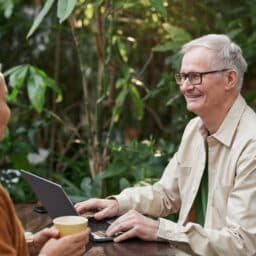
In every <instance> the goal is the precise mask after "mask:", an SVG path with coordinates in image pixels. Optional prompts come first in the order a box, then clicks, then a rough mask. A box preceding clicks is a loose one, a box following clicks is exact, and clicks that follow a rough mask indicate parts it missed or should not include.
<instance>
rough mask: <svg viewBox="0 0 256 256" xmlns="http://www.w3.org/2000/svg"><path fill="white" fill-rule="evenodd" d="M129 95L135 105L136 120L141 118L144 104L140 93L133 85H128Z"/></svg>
mask: <svg viewBox="0 0 256 256" xmlns="http://www.w3.org/2000/svg"><path fill="white" fill-rule="evenodd" d="M130 95H131V97H132V101H133V104H134V106H135V113H136V117H137V119H138V120H141V119H142V117H143V115H144V104H143V102H142V100H141V97H140V94H139V92H138V90H137V88H136V87H135V86H134V85H131V86H130Z"/></svg>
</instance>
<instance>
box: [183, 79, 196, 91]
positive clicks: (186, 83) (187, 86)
mask: <svg viewBox="0 0 256 256" xmlns="http://www.w3.org/2000/svg"><path fill="white" fill-rule="evenodd" d="M180 88H181V89H193V88H194V85H193V84H192V83H191V82H190V81H189V78H188V77H186V78H185V80H184V81H183V83H182V84H181V85H180Z"/></svg>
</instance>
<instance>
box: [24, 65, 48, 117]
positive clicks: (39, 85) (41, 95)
mask: <svg viewBox="0 0 256 256" xmlns="http://www.w3.org/2000/svg"><path fill="white" fill-rule="evenodd" d="M27 90H28V97H29V100H30V102H31V104H32V106H33V107H34V108H35V109H36V110H37V111H38V112H41V111H42V110H43V106H44V100H45V90H46V83H45V81H44V80H43V77H42V76H40V75H39V74H38V73H37V71H36V69H35V68H34V67H32V66H30V68H29V77H28V85H27Z"/></svg>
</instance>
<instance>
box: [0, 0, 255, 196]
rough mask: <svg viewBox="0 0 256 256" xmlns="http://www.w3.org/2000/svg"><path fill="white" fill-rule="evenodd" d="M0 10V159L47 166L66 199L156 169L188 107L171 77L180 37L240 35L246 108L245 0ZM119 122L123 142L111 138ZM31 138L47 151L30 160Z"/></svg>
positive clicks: (148, 178) (92, 0)
mask: <svg viewBox="0 0 256 256" xmlns="http://www.w3.org/2000/svg"><path fill="white" fill-rule="evenodd" d="M41 3H42V5H41ZM0 10H1V11H2V12H1V14H0V39H1V46H2V49H8V51H2V52H1V56H0V57H1V58H0V61H1V63H2V66H3V70H8V69H9V70H8V71H7V72H5V76H6V77H8V78H9V79H8V84H9V86H10V88H9V94H10V95H9V97H8V99H9V103H10V104H11V107H12V120H11V122H10V126H9V132H8V133H7V137H6V139H5V141H3V142H2V143H1V145H0V154H1V159H0V164H1V168H2V169H4V170H8V169H15V168H17V169H18V168H24V169H27V170H32V171H35V172H37V173H38V174H41V175H43V176H47V177H51V178H52V179H54V180H57V181H58V182H60V183H61V184H64V186H65V189H66V190H67V192H68V193H69V194H71V195H75V197H74V200H80V199H81V198H89V197H93V196H102V195H107V194H111V193H118V192H119V191H120V189H123V188H125V187H127V186H130V185H135V184H147V183H150V182H152V181H154V180H155V179H157V178H159V176H160V175H161V173H162V171H163V168H164V166H165V164H166V163H167V161H168V158H169V157H170V156H171V155H172V154H173V152H174V151H175V150H176V149H177V147H178V145H179V142H180V137H181V135H182V133H183V129H184V127H185V125H186V123H187V121H188V120H189V119H190V118H191V117H193V114H190V113H188V112H187V110H186V106H185V103H184V99H183V97H182V95H181V94H180V92H179V87H178V86H176V84H175V81H174V73H175V72H177V71H178V70H179V67H180V56H179V54H178V51H179V49H180V46H181V45H182V44H183V43H186V42H187V41H189V40H191V39H192V38H195V37H198V36H200V35H203V34H207V33H226V34H228V35H229V36H230V37H231V38H233V39H234V40H235V41H236V42H237V43H238V44H239V45H241V47H242V49H243V51H244V54H245V56H246V59H247V60H248V63H249V68H248V72H247V74H246V77H245V86H244V89H243V91H242V93H243V94H244V95H245V97H246V99H247V101H248V102H249V104H250V105H251V106H252V107H253V108H254V109H255V106H256V100H255V99H256V95H255V93H254V91H255V85H254V84H255V74H256V69H255V67H256V65H255V60H256V58H255V51H254V48H255V43H256V32H254V27H255V24H256V18H255V17H256V15H255V14H256V8H255V4H254V1H250V0H245V1H235V2H234V1H224V2H223V1H219V0H214V1H213V0H204V1H194V2H193V4H192V3H191V1H188V0H183V1H165V0H138V1H135V0H125V1H123V0H111V1H103V0H86V1H83V0H68V1H67V0H55V1H53V0H47V1H25V2H24V1H19V0H17V1H16V0H6V1H3V0H2V1H1V0H0ZM38 10H40V12H39V14H38V15H37V11H38ZM199 14H200V15H199ZM34 17H36V18H35V19H34ZM69 18H70V19H69ZM33 19H34V21H33ZM67 19H69V22H65V21H67ZM31 24H32V26H31ZM28 31H29V32H28ZM35 32H36V33H35ZM25 35H27V40H26V36H25ZM24 63H29V64H24ZM16 65H18V66H16ZM14 66H15V67H14ZM13 67H14V68H13ZM36 67H40V69H39V68H36ZM46 74H50V76H48V75H46ZM50 77H54V79H53V78H50ZM49 88H50V90H48V89H49ZM61 92H62V93H61ZM62 95H63V101H61V97H62ZM56 101H57V102H59V104H56ZM130 128H135V129H136V131H138V133H137V134H136V135H133V137H131V138H129V140H135V142H132V143H131V144H127V145H126V146H120V145H123V144H125V142H126V140H127V135H126V133H125V131H126V130H127V129H130ZM147 138H152V141H150V143H149V144H150V145H145V144H143V143H141V141H143V140H145V139H147ZM40 148H44V149H46V150H48V152H49V153H50V155H49V158H47V160H46V161H44V162H42V163H41V164H39V165H34V164H31V163H30V162H29V161H28V158H27V156H28V155H29V154H30V153H33V152H34V153H35V152H39V149H40ZM158 149H160V151H161V156H160V157H157V156H155V152H156V151H157V150H158ZM93 169H95V170H96V171H95V172H91V170H93ZM98 170H99V172H100V173H99V174H98V173H97V171H98ZM101 171H102V172H101ZM97 174H98V175H97ZM95 176H96V177H97V178H95ZM104 182H106V183H105V184H104ZM18 184H19V183H18ZM14 186H16V187H19V185H18V186H17V183H15V184H14ZM23 186H24V184H21V185H20V191H23V192H19V193H17V194H19V196H18V197H19V198H20V200H24V197H23V196H24V195H25V196H26V194H27V190H26V188H25V187H23ZM10 190H12V188H10ZM22 193H23V194H22ZM13 196H15V193H14V195H13ZM17 200H19V199H17Z"/></svg>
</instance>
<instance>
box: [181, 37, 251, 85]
mask: <svg viewBox="0 0 256 256" xmlns="http://www.w3.org/2000/svg"><path fill="white" fill-rule="evenodd" d="M194 47H205V48H207V49H209V50H211V51H212V53H213V54H212V56H214V59H213V60H212V62H211V63H210V65H211V67H213V66H214V67H215V68H216V66H217V67H218V68H220V69H224V68H230V69H234V70H236V71H237V73H238V81H237V88H238V89H239V90H241V88H242V85H243V79H244V73H245V71H246V69H247V63H246V60H245V59H244V57H243V55H242V50H241V48H240V47H239V46H238V45H237V44H236V43H234V42H232V41H231V39H230V38H229V37H228V36H226V35H217V34H209V35H205V36H202V37H199V38H196V39H194V40H192V41H190V42H188V43H186V44H184V45H183V46H182V49H181V51H180V52H181V54H182V55H184V54H185V53H187V52H188V51H190V50H191V49H192V48H194Z"/></svg>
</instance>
